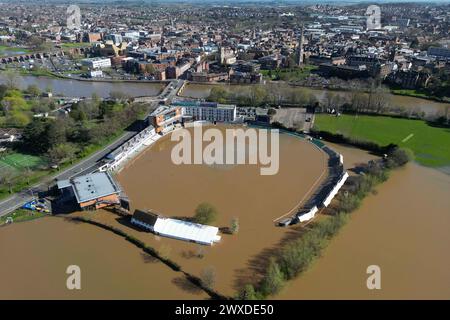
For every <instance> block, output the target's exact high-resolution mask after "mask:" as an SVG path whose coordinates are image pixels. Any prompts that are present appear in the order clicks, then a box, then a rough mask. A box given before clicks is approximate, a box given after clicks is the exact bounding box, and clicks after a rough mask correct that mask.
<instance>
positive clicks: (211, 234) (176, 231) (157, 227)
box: [131, 210, 221, 245]
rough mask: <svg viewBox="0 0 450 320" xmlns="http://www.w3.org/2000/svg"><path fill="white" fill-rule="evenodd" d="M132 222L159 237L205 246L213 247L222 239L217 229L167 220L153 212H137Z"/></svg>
mask: <svg viewBox="0 0 450 320" xmlns="http://www.w3.org/2000/svg"><path fill="white" fill-rule="evenodd" d="M131 222H132V223H133V224H135V225H138V226H140V227H142V228H144V229H146V230H149V231H151V232H153V233H155V234H157V235H161V236H165V237H168V238H174V239H178V240H184V241H190V242H195V243H199V244H204V245H212V244H214V243H215V242H219V241H220V239H221V237H220V236H219V235H218V233H219V228H217V227H213V226H207V225H203V224H198V223H193V222H188V221H183V220H177V219H171V218H165V217H161V216H159V215H157V214H154V213H152V212H144V211H141V210H136V211H135V212H134V214H133V217H132V219H131Z"/></svg>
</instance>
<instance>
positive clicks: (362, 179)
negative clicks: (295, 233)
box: [238, 149, 409, 300]
mask: <svg viewBox="0 0 450 320" xmlns="http://www.w3.org/2000/svg"><path fill="white" fill-rule="evenodd" d="M408 161H409V155H408V153H407V152H405V151H403V150H401V149H395V150H394V151H393V152H392V153H391V154H390V155H389V158H388V160H387V161H380V162H377V163H373V164H371V165H367V166H366V167H365V170H364V171H365V174H364V175H359V176H356V177H352V179H349V180H348V181H347V182H346V184H345V186H344V188H343V189H344V190H343V191H344V192H342V191H340V192H339V193H338V195H337V197H336V198H335V200H333V203H332V205H331V206H330V207H328V208H325V209H323V211H322V213H324V214H323V215H321V216H320V217H319V219H317V220H316V222H313V223H310V224H308V225H307V226H306V227H305V232H303V233H301V235H300V236H299V237H298V238H296V239H293V240H290V241H289V242H287V243H286V244H285V245H284V246H283V247H281V248H280V250H279V253H278V254H277V256H274V257H271V258H270V263H269V266H268V267H267V269H266V272H265V274H264V275H263V277H262V279H261V281H260V282H259V283H257V284H256V286H254V285H253V284H247V285H246V286H245V287H244V288H242V290H241V291H240V292H239V294H238V298H239V299H245V300H254V299H265V298H267V297H269V296H272V295H275V294H277V293H278V292H279V291H280V290H281V289H282V288H283V287H284V285H285V284H286V281H288V280H292V279H294V278H296V277H297V276H299V275H300V274H301V273H303V272H305V271H306V270H307V269H308V268H309V267H310V266H311V265H312V263H313V262H314V261H315V260H316V259H317V258H319V257H320V256H321V255H322V252H323V250H324V249H325V248H326V247H327V245H328V243H329V242H330V240H331V239H332V238H333V237H334V236H335V235H336V234H337V233H338V232H339V230H340V229H341V228H342V226H344V225H345V223H346V222H347V221H348V219H349V217H350V213H351V212H353V211H354V210H356V209H357V208H358V207H359V206H360V204H361V202H362V200H363V199H364V198H365V197H366V196H367V195H368V194H369V193H371V192H374V189H375V187H376V186H377V185H378V184H379V183H382V182H384V181H386V180H387V179H388V177H389V171H390V170H391V169H394V168H397V167H400V166H403V165H405V164H406V163H407V162H408Z"/></svg>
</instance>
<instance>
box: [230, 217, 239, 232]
mask: <svg viewBox="0 0 450 320" xmlns="http://www.w3.org/2000/svg"><path fill="white" fill-rule="evenodd" d="M230 232H231V233H232V234H236V233H238V232H239V219H238V218H236V217H235V218H233V219H231V226H230Z"/></svg>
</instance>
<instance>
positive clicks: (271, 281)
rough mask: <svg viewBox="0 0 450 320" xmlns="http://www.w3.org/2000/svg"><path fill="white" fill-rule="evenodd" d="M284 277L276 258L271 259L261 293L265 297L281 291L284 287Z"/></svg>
mask: <svg viewBox="0 0 450 320" xmlns="http://www.w3.org/2000/svg"><path fill="white" fill-rule="evenodd" d="M284 282H285V279H284V275H283V273H282V272H281V270H280V267H279V266H278V263H277V262H276V261H275V258H273V257H272V258H271V259H270V263H269V266H268V267H267V271H266V274H265V276H264V278H263V280H262V282H261V292H262V293H263V294H264V295H265V296H269V295H273V294H275V293H277V292H279V291H280V290H281V288H282V287H283V286H284Z"/></svg>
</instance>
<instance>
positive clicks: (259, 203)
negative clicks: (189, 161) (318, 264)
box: [95, 135, 326, 296]
mask: <svg viewBox="0 0 450 320" xmlns="http://www.w3.org/2000/svg"><path fill="white" fill-rule="evenodd" d="M174 144H175V142H172V141H170V139H169V137H167V138H164V139H163V140H161V141H159V142H158V143H157V144H156V145H154V146H153V147H152V148H151V149H150V150H148V151H146V152H145V153H144V154H142V155H141V156H140V157H139V158H138V159H136V160H135V161H134V162H132V163H130V164H129V165H128V167H126V168H125V169H124V170H123V171H122V172H121V173H120V174H119V175H118V179H119V182H120V183H121V185H122V187H123V188H124V189H125V191H126V193H127V195H128V196H129V198H130V200H131V206H132V209H133V210H134V209H141V210H145V209H153V210H156V211H157V212H161V213H162V214H164V215H166V216H170V217H191V216H193V215H194V211H195V208H196V206H197V205H198V204H200V203H201V202H209V203H211V204H212V205H214V206H215V207H216V208H217V210H218V212H219V214H218V219H217V221H216V222H214V223H212V225H215V226H218V227H228V226H230V222H231V220H232V219H233V218H234V217H236V218H238V219H239V225H240V227H239V232H238V234H236V235H227V234H223V233H222V240H221V241H220V242H219V243H218V244H215V245H214V246H212V247H206V246H199V245H197V244H194V243H188V242H183V241H178V240H173V239H167V238H162V237H155V236H154V235H153V234H149V233H146V232H142V231H141V230H137V229H135V228H133V227H130V226H127V225H126V223H125V224H124V223H123V221H120V219H117V217H116V216H114V215H113V214H111V213H109V212H105V211H103V212H99V213H98V214H96V217H95V218H97V219H100V220H101V221H103V222H105V223H107V224H112V225H115V226H118V227H121V228H122V229H124V230H126V232H129V233H131V234H132V235H133V236H135V237H137V238H139V239H141V240H142V241H145V242H146V243H147V244H148V245H150V246H152V247H154V248H156V249H158V250H159V249H161V248H163V249H164V251H169V252H170V259H171V260H173V261H175V262H177V263H178V264H180V265H181V266H182V268H183V270H186V271H187V272H189V273H191V274H194V275H197V276H198V275H200V274H201V273H202V271H203V270H204V269H205V268H213V269H214V270H215V272H216V284H215V288H216V289H217V290H218V291H219V292H220V293H221V294H224V295H229V296H232V295H233V294H235V293H236V290H237V289H238V288H239V287H240V286H241V285H242V284H243V283H248V282H252V281H254V280H256V279H257V278H258V276H259V271H260V269H261V268H264V266H265V264H266V262H267V261H266V260H267V256H268V254H270V252H273V251H274V250H277V248H278V246H279V243H280V242H282V241H283V239H286V238H287V237H290V236H293V235H294V234H297V232H298V231H297V230H295V229H286V228H279V227H276V226H275V224H274V219H276V218H279V217H280V216H282V215H284V214H286V213H287V212H288V211H290V210H291V209H292V208H293V207H294V206H296V205H297V204H298V203H299V202H300V201H301V200H302V199H303V198H304V197H305V196H306V195H307V194H308V192H309V191H310V190H311V189H312V188H314V186H316V187H317V186H318V185H317V184H315V183H316V182H317V181H320V180H321V179H323V178H325V177H326V174H324V175H322V174H323V173H324V172H325V173H326V156H325V155H324V154H323V153H322V152H321V151H319V150H318V149H317V148H315V147H314V146H313V145H312V144H310V143H308V142H307V141H305V140H301V139H299V138H298V137H293V136H288V135H281V136H280V170H279V172H278V174H276V175H272V176H262V175H260V171H259V165H235V166H231V165H215V166H208V165H175V164H173V163H172V161H171V150H172V147H173V146H174ZM121 222H122V223H121ZM199 253H201V255H202V257H199Z"/></svg>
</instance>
